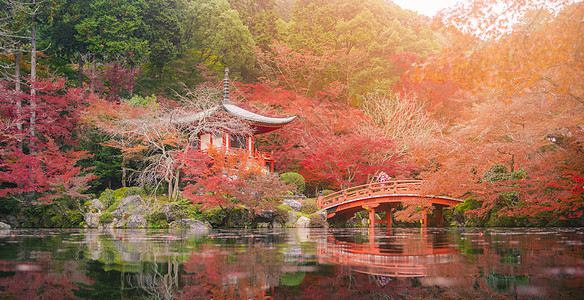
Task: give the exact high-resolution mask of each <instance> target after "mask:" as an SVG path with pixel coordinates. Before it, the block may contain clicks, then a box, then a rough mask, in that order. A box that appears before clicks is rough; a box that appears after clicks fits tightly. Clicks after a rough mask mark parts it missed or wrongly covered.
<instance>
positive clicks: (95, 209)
mask: <svg viewBox="0 0 584 300" xmlns="http://www.w3.org/2000/svg"><path fill="white" fill-rule="evenodd" d="M87 208H88V209H89V211H90V212H92V213H101V212H102V211H104V210H105V209H106V207H105V205H104V204H103V203H101V201H99V199H93V200H91V201H89V202H88V203H87Z"/></svg>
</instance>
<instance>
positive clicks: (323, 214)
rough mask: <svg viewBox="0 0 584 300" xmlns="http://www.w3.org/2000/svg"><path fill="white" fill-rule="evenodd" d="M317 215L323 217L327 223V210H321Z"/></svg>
mask: <svg viewBox="0 0 584 300" xmlns="http://www.w3.org/2000/svg"><path fill="white" fill-rule="evenodd" d="M316 213H317V214H319V215H321V216H322V218H323V220H325V221H326V217H327V213H326V209H321V210H319V211H317V212H316Z"/></svg>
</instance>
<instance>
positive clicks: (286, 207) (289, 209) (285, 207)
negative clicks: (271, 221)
mask: <svg viewBox="0 0 584 300" xmlns="http://www.w3.org/2000/svg"><path fill="white" fill-rule="evenodd" d="M276 208H281V209H285V210H287V211H292V207H290V205H286V204H280V205H278V206H277V207H276Z"/></svg>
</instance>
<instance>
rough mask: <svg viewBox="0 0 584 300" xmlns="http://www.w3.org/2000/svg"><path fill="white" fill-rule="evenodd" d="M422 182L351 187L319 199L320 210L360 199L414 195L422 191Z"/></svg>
mask: <svg viewBox="0 0 584 300" xmlns="http://www.w3.org/2000/svg"><path fill="white" fill-rule="evenodd" d="M421 185H422V180H392V181H384V182H374V183H370V184H364V185H359V186H354V187H350V188H348V189H346V190H342V191H339V192H336V193H332V194H330V195H328V196H325V197H318V200H317V205H318V207H319V208H321V209H322V208H328V207H331V206H334V205H337V204H340V203H343V202H347V201H351V200H354V199H358V198H364V197H374V196H378V195H389V194H414V193H417V192H418V191H419V190H420V186H421Z"/></svg>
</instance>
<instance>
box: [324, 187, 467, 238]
mask: <svg viewBox="0 0 584 300" xmlns="http://www.w3.org/2000/svg"><path fill="white" fill-rule="evenodd" d="M422 182H423V181H422V180H392V181H384V182H375V183H370V184H365V185H360V186H355V187H351V188H348V189H346V190H342V191H339V192H336V193H333V194H330V195H328V196H325V197H323V196H319V197H318V200H317V205H318V207H319V208H320V209H326V211H327V219H330V218H333V217H342V218H344V219H349V218H351V217H352V216H353V215H354V214H355V213H356V212H359V211H361V210H364V209H366V210H368V211H369V226H370V227H374V226H375V224H380V223H385V224H387V226H388V227H391V223H392V221H391V220H392V219H391V216H392V211H393V210H394V209H395V208H396V207H397V206H398V205H399V204H400V203H402V202H405V201H408V200H416V199H419V200H420V199H421V200H424V201H427V203H428V204H430V205H432V206H434V207H435V210H434V212H435V213H434V215H435V217H434V218H433V219H428V214H424V218H423V219H422V226H423V227H426V226H428V222H430V223H433V224H434V225H435V226H437V227H441V226H442V225H443V218H442V210H443V209H444V207H451V206H456V205H457V204H459V203H462V202H463V200H460V199H456V198H450V197H445V196H432V195H427V196H425V195H420V194H419V193H418V192H419V190H420V186H421V185H422ZM376 211H377V212H379V211H385V212H386V214H385V220H375V212H376Z"/></svg>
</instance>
